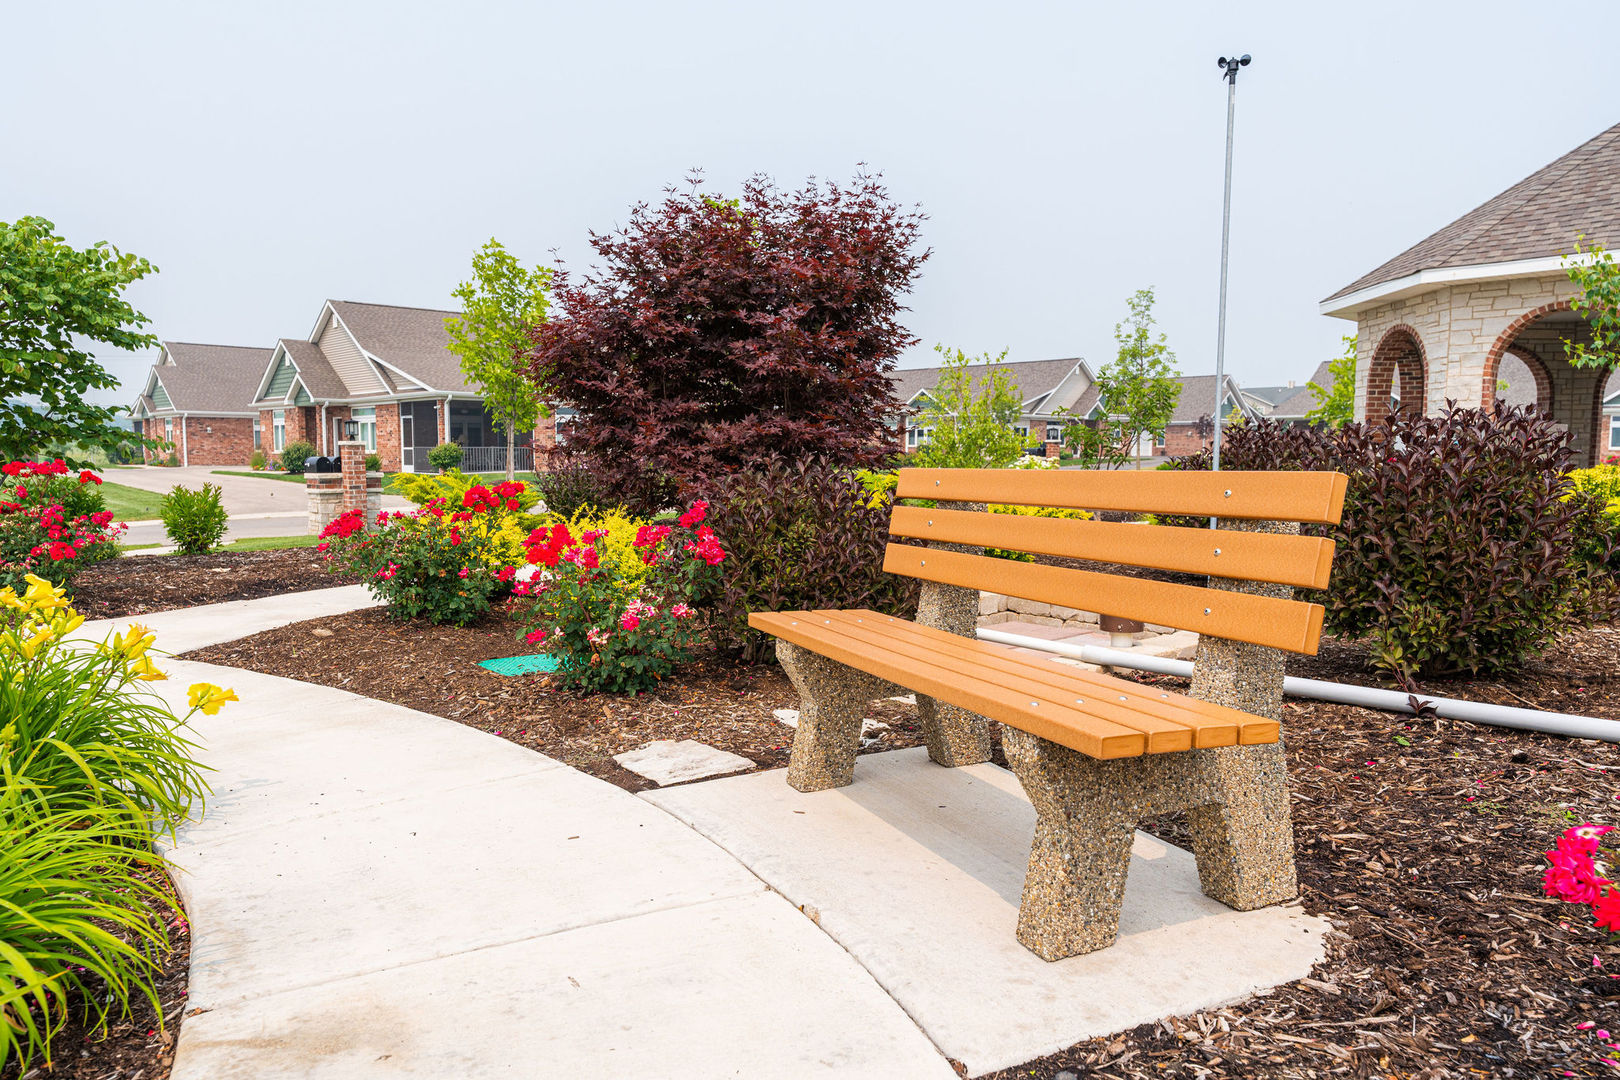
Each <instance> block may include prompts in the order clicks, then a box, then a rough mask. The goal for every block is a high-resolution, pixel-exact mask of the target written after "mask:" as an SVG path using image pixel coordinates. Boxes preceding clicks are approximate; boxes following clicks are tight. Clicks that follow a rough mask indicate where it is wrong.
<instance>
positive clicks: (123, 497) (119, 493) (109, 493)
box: [101, 481, 163, 521]
mask: <svg viewBox="0 0 1620 1080" xmlns="http://www.w3.org/2000/svg"><path fill="white" fill-rule="evenodd" d="M101 499H102V501H103V502H105V503H106V504H107V509H108V510H111V511H112V515H113V520H114V521H144V520H146V519H148V518H155V517H157V516H159V515H160V514H162V512H163V496H162V495H159V494H158V493H157V492H155V491H142V490H141V489H140V488H133V487H128V486H126V485H124V484H114V483H111V482H110V481H109V482H104V483H103V484H102V485H101Z"/></svg>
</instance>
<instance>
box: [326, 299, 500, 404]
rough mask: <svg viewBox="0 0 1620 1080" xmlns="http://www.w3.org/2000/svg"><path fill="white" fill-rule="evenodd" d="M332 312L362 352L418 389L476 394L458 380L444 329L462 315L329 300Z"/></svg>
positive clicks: (462, 379) (457, 367)
mask: <svg viewBox="0 0 1620 1080" xmlns="http://www.w3.org/2000/svg"><path fill="white" fill-rule="evenodd" d="M332 310H334V311H336V312H337V316H338V318H339V319H342V320H343V325H344V326H347V327H348V328H349V332H350V333H351V334H353V335H354V337H355V340H356V341H358V342H359V343H360V347H361V348H362V349H364V350H366V351H367V352H369V353H371V354H372V355H373V356H376V357H378V358H379V359H381V360H382V361H383V362H384V363H387V364H389V365H391V366H393V367H396V368H398V369H399V370H401V371H403V372H405V373H406V374H407V375H408V376H410V377H411V378H412V379H414V380H415V381H417V382H419V383H421V384H422V385H423V386H428V387H431V388H433V389H434V390H446V391H451V392H454V393H458V394H472V393H477V390H475V389H474V388H473V387H471V386H468V385H467V380H466V378H465V377H463V376H462V374H461V363H460V362H459V361H458V360H457V359H456V355H455V354H454V353H452V352H451V351H450V349H449V345H450V334H449V333H448V332H447V331H446V330H445V328H444V320H445V319H446V318H448V317H450V316H452V315H460V314H461V312H459V311H440V310H436V309H433V308H410V307H394V306H392V305H389V304H362V303H357V302H356V301H353V300H333V301H332ZM311 393H313V391H311Z"/></svg>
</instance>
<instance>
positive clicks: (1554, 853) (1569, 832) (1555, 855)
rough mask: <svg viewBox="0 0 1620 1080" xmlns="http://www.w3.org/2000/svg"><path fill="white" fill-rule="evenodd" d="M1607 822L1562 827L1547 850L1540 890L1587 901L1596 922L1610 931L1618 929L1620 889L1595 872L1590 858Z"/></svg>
mask: <svg viewBox="0 0 1620 1080" xmlns="http://www.w3.org/2000/svg"><path fill="white" fill-rule="evenodd" d="M1613 831H1614V830H1613V827H1612V826H1609V825H1593V824H1592V823H1591V822H1587V823H1586V824H1584V825H1577V826H1576V827H1574V828H1573V829H1566V830H1564V833H1563V835H1562V836H1560V837H1559V838H1558V843H1557V845H1556V846H1554V848H1553V849H1552V850H1551V851H1549V852H1547V861H1548V862H1549V863H1551V864H1552V865H1551V866H1550V867H1548V869H1547V873H1546V875H1545V876H1544V877H1543V878H1542V879H1541V887H1542V890H1543V891H1544V892H1545V893H1546V894H1547V895H1548V896H1555V897H1557V898H1558V899H1560V900H1564V901H1567V902H1568V903H1571V904H1590V905H1591V907H1592V914H1593V915H1594V916H1596V919H1597V924H1598V925H1599V926H1600V927H1602V928H1603V929H1605V930H1608V931H1609V932H1611V933H1615V932H1620V890H1617V889H1615V888H1614V882H1612V881H1610V880H1609V879H1608V878H1606V877H1604V876H1603V875H1602V874H1601V873H1600V872H1599V864H1598V863H1597V862H1596V861H1595V860H1594V856H1596V855H1597V853H1598V848H1599V846H1600V845H1601V844H1602V842H1603V836H1604V834H1606V833H1609V832H1613Z"/></svg>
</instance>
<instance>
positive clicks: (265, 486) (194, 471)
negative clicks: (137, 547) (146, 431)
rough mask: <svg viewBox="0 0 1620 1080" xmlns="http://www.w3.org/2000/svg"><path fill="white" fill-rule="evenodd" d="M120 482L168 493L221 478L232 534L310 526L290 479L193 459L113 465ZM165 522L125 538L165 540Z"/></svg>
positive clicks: (395, 503) (386, 500) (392, 501)
mask: <svg viewBox="0 0 1620 1080" xmlns="http://www.w3.org/2000/svg"><path fill="white" fill-rule="evenodd" d="M102 475H103V476H105V477H106V478H107V479H108V480H110V481H112V482H113V483H115V484H123V485H125V486H126V487H133V488H140V489H141V490H142V491H155V492H158V493H160V494H168V492H169V491H170V490H172V489H173V488H174V486H175V485H176V484H184V485H185V486H187V487H191V488H195V487H200V486H201V485H203V484H218V485H219V489H220V498H221V499H222V500H223V501H224V504H225V513H226V514H227V515H228V516H229V517H230V529H229V531H228V532H227V533H226V534H225V536H226V539H227V540H244V539H247V538H249V537H259V536H300V535H302V534H303V533H304V532H305V530H306V528H307V526H308V518H307V516H306V515H307V505H306V503H305V500H304V486H303V485H302V484H289V483H287V482H286V481H284V480H272V479H270V478H268V477H257V476H218V475H216V474H215V473H214V471H213V466H208V465H192V466H189V467H184V468H174V469H168V468H162V467H159V466H152V465H143V466H139V467H137V468H133V469H108V470H106V471H105V472H104V473H103V474H102ZM410 505H411V504H410V502H409V501H408V500H406V499H402V498H400V497H399V496H397V495H384V496H383V507H384V508H385V509H388V510H405V509H409V508H410ZM167 542H168V538H167V537H166V536H164V533H163V526H162V524H161V523H159V522H156V521H151V522H144V523H135V524H131V525H130V529H129V533H128V535H126V536H125V537H124V543H126V544H165V543H167Z"/></svg>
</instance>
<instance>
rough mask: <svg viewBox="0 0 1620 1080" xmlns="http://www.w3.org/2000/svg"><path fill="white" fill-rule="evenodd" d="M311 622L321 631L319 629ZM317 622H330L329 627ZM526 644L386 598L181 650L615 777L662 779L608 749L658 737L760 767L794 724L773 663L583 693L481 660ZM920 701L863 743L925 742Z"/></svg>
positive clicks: (710, 662) (784, 683) (890, 704)
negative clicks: (630, 692)
mask: <svg viewBox="0 0 1620 1080" xmlns="http://www.w3.org/2000/svg"><path fill="white" fill-rule="evenodd" d="M318 631H320V632H322V633H317V632H318ZM324 631H332V634H331V635H330V636H327V635H326V634H325V633H324ZM530 651H532V650H531V649H530V648H529V647H528V646H526V645H524V644H523V643H522V642H520V641H518V640H517V630H516V624H514V623H513V622H512V620H511V619H509V618H507V617H506V616H505V615H503V614H500V613H499V612H496V613H492V614H490V615H487V616H485V617H484V618H483V619H481V620H480V621H478V622H476V623H473V624H472V625H471V626H465V627H453V626H429V625H426V624H422V623H404V622H399V621H396V620H394V619H391V618H389V616H388V615H387V614H386V612H385V611H384V609H381V608H372V609H368V610H366V611H356V612H353V613H351V614H348V615H343V616H339V617H337V618H332V619H321V620H319V621H316V622H306V623H294V624H293V625H291V626H284V627H280V628H278V629H275V630H269V631H266V632H264V633H262V634H255V635H254V636H253V637H249V638H244V639H242V640H240V641H231V642H226V643H225V644H222V645H214V646H211V647H209V648H206V649H199V650H197V651H196V652H191V653H186V654H185V656H184V657H183V658H184V659H187V660H203V661H207V662H208V663H213V664H228V665H230V666H233V667H245V668H251V669H252V670H254V671H264V672H268V673H270V674H272V675H285V676H287V677H288V678H293V679H304V680H307V681H316V682H321V683H324V684H325V685H327V686H336V687H340V688H342V689H344V690H352V691H354V692H355V693H357V694H364V695H365V696H367V697H373V698H379V699H381V700H383V701H391V702H394V703H395V704H398V705H405V706H408V707H410V708H412V709H417V710H420V711H421V712H426V713H432V714H433V715H435V716H442V717H444V718H446V719H448V720H454V721H456V722H457V723H462V724H466V725H468V726H469V727H475V728H478V729H480V730H481V731H487V732H489V733H490V734H492V735H499V736H501V737H502V738H503V739H509V740H511V741H512V742H515V743H518V744H519V745H521V746H527V747H528V748H529V749H531V750H537V751H539V752H540V753H542V754H545V755H547V756H549V757H553V758H556V759H557V760H559V761H562V762H565V763H567V764H569V765H572V766H573V767H574V768H576V769H579V770H580V771H582V772H587V773H590V774H591V775H592V776H596V777H600V778H601V779H603V780H607V781H609V782H610V783H613V784H617V785H618V786H619V787H622V788H624V789H625V790H627V791H642V790H645V789H647V788H650V787H655V786H657V785H655V784H653V783H652V781H650V780H647V779H644V778H643V777H640V776H637V775H636V774H635V773H632V772H629V771H628V770H626V769H624V768H621V767H620V766H619V765H618V764H617V763H616V762H614V760H613V756H614V755H615V754H623V753H625V752H627V751H630V750H634V749H636V748H637V747H638V746H642V745H645V744H646V743H649V742H652V741H653V740H654V739H674V740H680V739H696V740H697V741H699V742H704V743H707V744H709V745H710V746H714V747H718V748H719V749H721V750H727V751H730V752H731V753H733V754H738V755H741V756H742V757H745V758H748V759H749V760H751V761H753V762H754V763H755V767H756V768H757V769H775V768H781V767H785V766H786V765H787V760H788V751H789V748H790V746H791V744H792V740H793V731H792V729H790V728H788V727H787V726H785V725H784V724H782V723H781V722H780V721H778V720H777V719H776V718H775V717H774V716H772V715H771V711H772V710H773V709H781V708H797V707H798V704H799V698H798V694H797V693H796V692H795V691H794V689H793V687H792V685H791V684H790V683H789V682H788V680H787V677H786V676H784V675H783V674H782V670H781V668H779V667H777V666H775V665H774V664H758V665H751V666H738V665H736V664H731V663H727V662H724V661H720V660H717V659H715V658H712V657H709V658H705V659H702V660H700V661H699V662H698V663H697V664H695V665H694V666H692V667H691V668H688V669H687V670H685V671H683V672H682V673H681V678H680V680H679V681H678V682H671V683H669V684H666V685H665V686H664V687H662V688H660V689H659V690H657V691H654V692H652V693H650V694H640V695H637V696H635V697H630V696H625V695H611V694H598V695H589V696H587V695H580V694H574V693H570V692H568V691H565V690H561V689H558V688H557V687H556V686H555V685H554V680H553V679H552V677H551V676H549V675H515V676H508V675H496V674H494V673H493V672H490V671H488V670H486V669H484V668H481V667H479V666H478V662H479V661H480V660H493V659H496V658H497V657H502V656H517V655H521V654H524V653H527V652H530ZM916 712H917V709H916V706H915V705H908V704H902V703H900V702H897V701H884V702H879V703H876V704H874V706H873V707H872V709H871V710H870V711H869V716H870V717H871V718H872V719H874V720H877V721H879V722H882V723H885V724H887V725H888V730H886V731H879V732H875V733H874V734H873V735H872V736H871V737H870V738H868V739H867V740H866V742H865V744H864V746H863V750H862V752H863V753H870V752H873V751H877V750H900V749H903V748H905V747H908V746H920V745H921V744H922V733H921V731H920V729H919V728H918V727H917V718H916Z"/></svg>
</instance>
